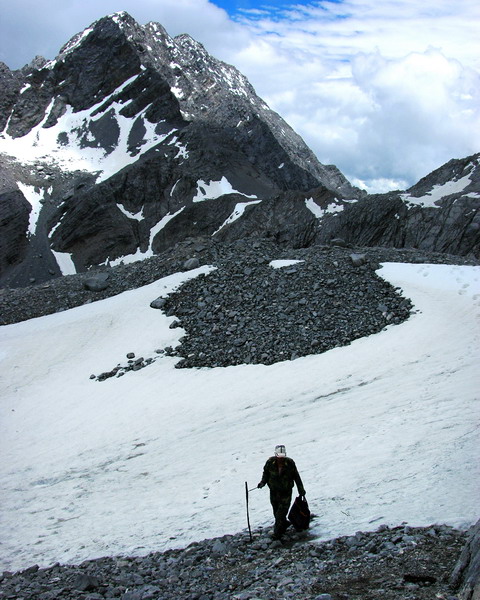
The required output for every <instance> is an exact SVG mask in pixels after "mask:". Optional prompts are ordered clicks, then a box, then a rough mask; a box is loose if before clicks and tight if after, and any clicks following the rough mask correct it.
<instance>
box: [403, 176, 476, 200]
mask: <svg viewBox="0 0 480 600" xmlns="http://www.w3.org/2000/svg"><path fill="white" fill-rule="evenodd" d="M470 177H471V176H470V175H465V176H464V177H461V178H460V179H458V180H456V181H455V180H453V181H447V182H446V183H444V184H441V185H440V184H439V185H434V186H433V188H432V190H431V191H430V192H427V193H426V194H425V195H424V196H420V197H415V196H411V195H410V194H401V195H400V196H401V198H402V200H403V201H404V202H406V203H407V204H409V205H411V206H422V207H423V208H425V207H428V208H441V207H440V206H439V205H438V204H437V203H438V202H439V201H440V200H441V199H442V198H445V196H451V195H452V194H461V193H462V192H463V191H464V190H465V188H466V187H467V186H468V185H470V184H471V183H472V181H471V178H470Z"/></svg>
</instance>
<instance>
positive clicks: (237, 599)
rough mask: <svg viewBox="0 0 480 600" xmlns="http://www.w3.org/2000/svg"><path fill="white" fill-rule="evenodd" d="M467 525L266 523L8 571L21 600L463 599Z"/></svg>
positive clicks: (9, 594)
mask: <svg viewBox="0 0 480 600" xmlns="http://www.w3.org/2000/svg"><path fill="white" fill-rule="evenodd" d="M465 540H466V533H465V532H461V531H457V530H455V529H452V528H450V527H447V526H445V525H441V526H438V525H435V526H430V527H424V528H413V527H408V526H405V525H401V526H399V527H395V528H388V527H386V526H381V527H379V529H378V530H377V531H376V532H371V533H357V534H356V535H354V536H350V537H342V538H339V539H335V540H331V541H326V542H321V543H320V542H318V541H314V540H313V539H312V538H311V537H310V535H309V532H303V533H297V532H294V531H293V532H287V534H286V535H285V538H284V541H283V542H278V541H275V542H272V541H271V538H270V531H269V530H267V529H258V530H256V531H254V532H253V541H250V537H249V534H248V532H242V533H240V534H237V535H228V536H224V537H222V538H217V539H211V540H205V541H203V542H200V543H193V544H191V545H190V546H188V547H187V548H185V549H181V550H170V551H167V552H164V553H153V554H149V555H148V556H144V557H137V558H133V557H128V556H124V557H109V558H100V559H96V560H89V561H85V562H83V563H82V564H80V565H58V564H57V565H54V566H52V567H49V568H45V569H40V568H38V566H32V567H30V568H28V569H26V570H24V571H22V572H19V573H14V574H12V573H4V574H3V575H2V576H1V577H0V598H1V599H2V600H3V599H15V600H54V599H57V598H58V599H65V600H73V599H75V600H104V599H108V598H112V599H113V598H119V599H121V600H178V599H182V600H277V599H283V598H285V599H295V600H299V599H301V600H309V599H313V600H367V599H368V600H370V599H377V598H378V599H379V598H382V599H383V600H427V599H428V600H431V599H434V598H437V599H439V600H442V599H443V600H454V599H455V598H457V596H455V590H453V589H452V587H451V585H450V583H449V582H450V578H451V575H452V572H453V569H454V566H455V563H456V561H457V560H458V558H459V556H460V552H461V548H462V546H463V544H464V543H465Z"/></svg>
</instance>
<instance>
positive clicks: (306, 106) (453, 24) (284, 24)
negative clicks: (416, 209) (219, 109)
mask: <svg viewBox="0 0 480 600" xmlns="http://www.w3.org/2000/svg"><path fill="white" fill-rule="evenodd" d="M282 14H283V18H281V19H279V18H278V17H277V16H275V15H274V14H268V15H261V16H257V15H252V14H249V13H248V12H244V13H242V16H241V17H240V18H239V20H240V22H241V23H242V25H243V26H244V27H245V28H248V29H249V30H250V31H251V33H252V35H253V36H254V41H253V42H251V43H250V45H249V47H248V48H244V49H241V50H240V51H239V52H238V53H237V55H236V56H235V57H234V59H233V60H232V62H234V63H235V64H236V65H237V66H238V67H239V68H240V69H241V70H243V71H244V72H245V73H246V74H247V76H248V77H249V78H250V80H251V82H252V84H253V85H254V87H255V88H256V90H257V92H258V93H259V95H260V96H262V97H263V98H264V99H265V100H266V101H267V102H268V103H269V104H270V106H271V107H272V108H274V109H275V110H276V111H277V112H279V113H280V114H281V115H282V116H283V117H284V118H285V119H286V120H287V121H288V122H289V123H290V124H291V125H292V126H293V127H294V129H296V130H297V131H298V133H300V135H302V137H303V138H304V139H305V141H306V142H307V143H308V145H309V146H310V147H311V148H312V149H313V150H314V152H315V153H316V154H317V156H318V158H319V159H320V160H321V161H322V162H324V163H334V164H336V165H337V166H338V167H339V168H340V169H341V170H342V171H343V172H344V173H345V174H346V175H347V176H348V177H349V178H350V179H352V180H355V181H356V182H357V183H362V182H363V184H364V186H365V187H367V188H368V189H370V190H378V191H383V190H384V189H385V186H386V184H387V183H388V182H391V183H392V187H405V186H408V185H412V184H413V183H415V182H416V181H417V180H418V179H419V178H420V177H422V176H424V175H426V174H427V173H428V172H429V171H431V170H433V169H434V168H437V167H439V166H440V165H441V164H442V163H444V162H446V161H448V160H450V159H451V158H454V157H462V156H466V155H468V154H471V153H474V152H478V151H479V150H480V144H479V142H478V140H479V139H480V76H479V71H480V37H479V36H478V31H477V26H478V22H479V21H480V8H479V5H478V2H472V1H470V0H462V1H460V2H458V3H455V4H454V5H453V4H451V3H450V2H446V1H445V0H427V1H426V2H423V3H418V2H417V1H413V0H401V1H399V0H385V1H384V2H382V3H379V2H378V1H377V0H344V1H343V2H327V1H324V0H322V1H317V2H311V3H309V4H308V5H307V6H303V7H302V6H300V5H296V6H295V8H294V9H292V10H291V11H283V13H282ZM271 65H273V68H271V67H270V66H271ZM269 67H270V68H269Z"/></svg>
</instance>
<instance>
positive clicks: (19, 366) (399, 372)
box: [0, 256, 480, 569]
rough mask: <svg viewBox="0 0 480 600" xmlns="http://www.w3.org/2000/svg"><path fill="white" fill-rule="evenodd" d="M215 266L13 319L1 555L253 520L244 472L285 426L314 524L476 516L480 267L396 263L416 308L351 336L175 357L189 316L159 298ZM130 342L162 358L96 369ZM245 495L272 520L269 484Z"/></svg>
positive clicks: (111, 543) (323, 528) (5, 332)
mask: <svg viewBox="0 0 480 600" xmlns="http://www.w3.org/2000/svg"><path fill="white" fill-rule="evenodd" d="M308 266H309V265H308V262H306V263H305V265H304V268H306V269H308ZM241 267H242V260H241V256H239V268H241ZM209 271H210V268H209V267H208V266H204V267H201V268H200V269H198V270H196V271H191V272H189V273H188V274H185V273H183V274H174V275H172V276H170V277H168V278H166V279H160V280H158V281H156V282H155V283H152V284H150V285H148V286H145V287H142V288H139V289H137V290H132V291H129V292H125V293H123V294H120V295H117V296H115V297H113V298H109V299H108V300H104V301H100V302H93V303H90V304H87V305H85V306H82V307H79V308H76V309H73V310H70V311H64V312H62V313H58V314H55V315H50V316H48V317H42V318H38V319H31V320H29V321H25V322H23V323H18V324H15V325H7V326H4V327H2V328H0V338H1V347H2V348H3V349H4V352H3V354H2V355H1V357H0V360H1V367H2V373H3V374H4V377H3V378H2V382H1V386H2V389H1V394H0V397H1V398H2V405H1V410H2V418H1V420H0V423H1V426H0V427H1V431H0V444H1V452H2V457H3V460H2V464H1V470H2V481H3V482H4V484H3V487H4V493H3V497H2V503H1V506H0V511H1V515H2V518H1V519H0V523H2V525H1V527H2V531H1V535H0V543H1V545H2V552H1V556H2V567H3V568H10V569H18V568H22V567H25V566H30V565H31V564H33V563H37V564H39V565H42V566H43V565H46V564H51V563H53V562H55V561H60V562H72V561H75V562H79V561H82V560H84V559H87V558H92V557H95V556H103V555H106V554H107V555H115V554H123V553H128V554H133V555H139V554H140V555H141V554H146V553H148V552H149V551H150V550H153V551H156V550H162V549H165V548H171V547H178V546H185V545H186V544H188V543H189V542H192V541H196V540H201V539H204V538H206V537H213V536H216V535H223V534H226V533H233V532H236V531H239V530H242V529H244V527H245V512H244V501H245V495H244V494H245V491H244V490H245V488H244V482H245V481H248V483H249V485H250V486H251V487H253V486H254V485H255V484H256V483H257V481H259V478H260V474H261V469H262V466H263V464H264V461H265V459H266V458H267V457H268V456H269V454H270V453H271V451H272V449H273V447H274V446H275V444H276V443H279V442H281V443H284V444H286V446H287V451H288V453H289V455H290V456H292V457H293V458H294V459H295V460H296V462H297V465H298V467H299V469H300V472H301V475H302V478H303V481H304V484H305V487H306V490H307V494H308V499H309V503H310V505H311V507H312V509H313V510H314V512H315V513H316V514H318V515H319V518H318V519H317V520H316V521H315V522H314V526H313V528H312V530H311V533H312V535H314V536H315V537H317V538H318V539H326V538H331V537H336V536H338V535H343V534H352V535H353V534H354V533H355V532H356V531H358V530H374V529H376V528H377V527H378V525H379V524H380V523H382V524H391V525H398V524H399V523H402V522H407V523H408V524H409V525H430V524H431V523H448V524H451V525H455V526H459V527H464V526H468V525H469V524H471V523H472V522H474V521H475V520H476V519H477V518H478V512H477V511H478V503H477V494H476V487H477V482H478V478H479V476H480V473H479V471H478V466H479V464H480V463H479V461H478V460H477V457H478V448H479V441H480V440H479V439H478V436H479V430H478V428H476V427H475V423H476V418H477V413H478V410H477V396H478V394H477V390H478V362H479V359H480V357H479V348H480V344H479V341H480V340H479V332H480V328H479V327H478V325H479V324H478V303H479V292H480V289H479V272H478V271H479V268H478V267H459V266H452V265H404V264H387V265H385V266H384V267H383V268H382V269H381V270H380V271H379V273H380V275H381V276H382V277H384V278H386V279H387V280H388V281H390V282H391V284H392V285H394V286H400V287H401V288H402V290H403V294H404V295H406V296H408V297H410V298H411V299H412V301H413V303H414V307H415V309H416V311H417V312H415V314H414V315H413V316H412V317H411V318H410V319H409V320H408V321H406V322H404V323H402V324H401V325H395V326H388V327H386V328H385V329H384V330H383V331H382V332H380V333H378V334H376V335H371V336H369V337H365V338H362V339H358V340H356V341H354V342H353V343H352V344H351V345H349V346H346V347H343V348H335V349H333V350H330V351H329V352H326V353H324V354H320V355H317V356H309V357H304V358H299V359H297V360H292V361H288V360H287V361H283V362H279V363H276V364H274V365H270V366H265V365H239V366H236V367H229V368H214V369H181V370H178V369H176V368H175V364H176V361H177V360H178V359H177V358H174V357H170V356H168V354H165V353H160V354H158V353H156V352H155V351H156V350H158V349H164V348H165V347H167V346H169V345H170V346H171V345H175V344H176V343H178V341H179V339H180V338H181V336H182V335H183V331H182V330H181V329H180V328H172V327H171V326H170V325H171V323H172V321H174V320H175V317H174V316H166V315H165V314H164V313H162V312H161V311H159V310H153V309H151V308H150V306H149V304H150V302H151V301H152V300H153V299H155V298H157V297H159V296H165V295H166V294H168V293H169V292H170V291H171V290H172V289H174V288H175V287H177V286H179V285H180V284H181V282H182V281H186V280H188V279H192V278H193V277H195V276H200V275H201V274H202V273H204V274H206V273H208V272H209ZM272 272H273V269H272ZM208 277H209V275H208V274H207V275H206V279H207V280H208ZM243 277H244V278H245V279H248V275H246V274H244V276H243ZM205 286H208V283H205ZM307 309H308V307H307V308H306V310H307ZM252 317H253V315H252ZM230 318H231V319H232V325H233V324H234V317H233V315H232V316H231V317H230ZM271 335H272V336H274V335H275V331H272V332H271ZM445 340H448V344H445ZM131 352H133V353H134V354H135V359H137V358H140V357H144V358H145V359H146V358H149V357H155V356H156V357H157V359H156V360H154V362H152V363H151V364H150V365H149V366H147V367H146V368H144V369H141V370H139V371H130V372H127V373H126V374H125V375H124V376H122V377H112V378H110V379H108V380H106V381H103V382H99V381H95V380H93V379H91V378H90V375H91V374H93V373H99V372H100V371H104V370H107V369H111V368H112V366H113V365H115V364H117V363H123V362H125V361H126V360H127V357H126V355H127V354H128V353H131ZM199 465H208V468H207V467H205V468H199ZM250 510H251V518H252V523H253V526H254V527H257V526H259V525H267V524H270V523H271V520H272V517H271V510H270V506H269V502H268V497H267V494H266V493H265V492H264V491H263V492H261V491H257V492H255V495H253V494H252V497H251V504H250Z"/></svg>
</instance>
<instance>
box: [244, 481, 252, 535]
mask: <svg viewBox="0 0 480 600" xmlns="http://www.w3.org/2000/svg"><path fill="white" fill-rule="evenodd" d="M249 491H251V490H249V489H248V484H247V482H245V497H246V502H247V524H248V532H249V534H250V542H253V537H252V529H251V527H250V515H249V514H248V492H249Z"/></svg>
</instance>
